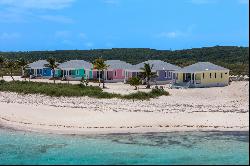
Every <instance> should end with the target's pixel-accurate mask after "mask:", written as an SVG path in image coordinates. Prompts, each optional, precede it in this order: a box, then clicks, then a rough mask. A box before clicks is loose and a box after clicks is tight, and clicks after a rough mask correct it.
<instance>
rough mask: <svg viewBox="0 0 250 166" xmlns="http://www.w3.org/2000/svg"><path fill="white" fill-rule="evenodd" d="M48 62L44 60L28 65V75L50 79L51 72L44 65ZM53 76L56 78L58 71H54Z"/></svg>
mask: <svg viewBox="0 0 250 166" xmlns="http://www.w3.org/2000/svg"><path fill="white" fill-rule="evenodd" d="M47 64H48V62H47V61H46V60H38V61H35V62H33V63H30V64H29V65H28V71H29V73H30V75H32V76H35V77H44V78H50V77H51V76H52V75H53V73H52V70H51V69H50V68H48V67H46V65H47ZM55 76H56V77H57V76H58V70H55Z"/></svg>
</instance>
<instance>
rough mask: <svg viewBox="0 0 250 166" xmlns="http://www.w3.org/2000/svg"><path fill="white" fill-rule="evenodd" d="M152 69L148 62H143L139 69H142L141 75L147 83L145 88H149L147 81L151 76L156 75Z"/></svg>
mask: <svg viewBox="0 0 250 166" xmlns="http://www.w3.org/2000/svg"><path fill="white" fill-rule="evenodd" d="M152 69H153V65H152V66H150V64H148V63H144V67H143V68H141V70H142V72H141V77H142V78H143V79H145V80H146V83H147V87H146V88H147V89H150V84H149V81H150V80H151V79H152V78H155V77H156V76H157V75H156V73H154V72H152Z"/></svg>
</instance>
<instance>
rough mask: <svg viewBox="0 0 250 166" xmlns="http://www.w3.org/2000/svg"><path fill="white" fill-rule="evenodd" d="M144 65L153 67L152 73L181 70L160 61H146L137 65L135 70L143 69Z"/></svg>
mask: <svg viewBox="0 0 250 166" xmlns="http://www.w3.org/2000/svg"><path fill="white" fill-rule="evenodd" d="M145 63H148V64H150V66H151V65H153V68H152V70H154V71H156V70H180V69H181V67H178V66H175V65H172V64H170V63H167V62H164V61H161V60H148V61H145V62H142V63H139V64H137V65H135V66H136V68H137V69H140V68H143V67H144V64H145Z"/></svg>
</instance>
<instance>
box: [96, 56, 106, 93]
mask: <svg viewBox="0 0 250 166" xmlns="http://www.w3.org/2000/svg"><path fill="white" fill-rule="evenodd" d="M108 67H109V66H108V65H106V64H105V62H104V60H103V59H102V58H98V59H96V60H95V62H94V69H96V70H98V72H99V71H101V72H102V77H103V85H102V87H103V88H105V78H104V70H107V69H108ZM100 84H101V81H100V73H99V86H100Z"/></svg>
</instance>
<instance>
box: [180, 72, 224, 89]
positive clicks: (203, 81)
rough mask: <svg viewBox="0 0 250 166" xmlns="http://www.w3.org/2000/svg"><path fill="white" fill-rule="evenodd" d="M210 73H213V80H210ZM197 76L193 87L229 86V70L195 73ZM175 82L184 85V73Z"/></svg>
mask: <svg viewBox="0 0 250 166" xmlns="http://www.w3.org/2000/svg"><path fill="white" fill-rule="evenodd" d="M210 73H211V78H210ZM215 73H216V78H215ZM203 74H204V78H203ZM221 74H222V77H221ZM195 75H196V76H195V77H196V80H195V83H194V84H191V85H190V86H191V87H214V86H227V85H228V84H229V70H225V71H207V72H201V73H195ZM175 81H176V83H177V84H181V83H183V73H178V78H177V79H175ZM191 82H192V81H191Z"/></svg>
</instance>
